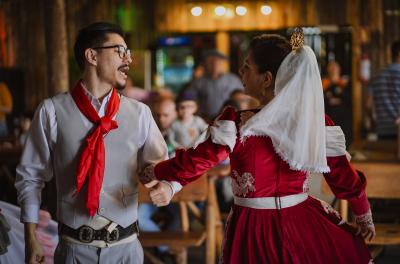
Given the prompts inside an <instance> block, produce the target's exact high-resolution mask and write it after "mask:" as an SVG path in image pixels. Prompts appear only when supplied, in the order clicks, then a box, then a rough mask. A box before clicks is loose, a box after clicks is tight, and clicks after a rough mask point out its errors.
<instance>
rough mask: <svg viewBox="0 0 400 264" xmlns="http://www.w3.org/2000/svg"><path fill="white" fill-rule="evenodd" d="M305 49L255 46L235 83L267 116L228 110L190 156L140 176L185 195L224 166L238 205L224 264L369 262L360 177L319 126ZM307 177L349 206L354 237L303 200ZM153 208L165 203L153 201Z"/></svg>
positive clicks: (332, 129)
mask: <svg viewBox="0 0 400 264" xmlns="http://www.w3.org/2000/svg"><path fill="white" fill-rule="evenodd" d="M303 43H304V36H303V35H302V32H301V31H297V32H296V33H295V34H294V35H293V36H292V39H291V43H290V44H291V45H292V47H291V45H290V44H289V43H288V42H287V41H286V40H285V39H284V38H282V37H280V36H276V35H261V36H258V37H255V38H254V39H253V40H252V42H251V44H250V50H249V53H248V56H247V58H246V60H245V62H244V65H243V67H242V68H241V76H242V80H243V83H244V85H245V89H246V92H247V93H248V94H249V95H251V96H254V97H255V98H257V99H259V100H260V101H261V102H262V103H263V104H264V105H265V106H264V107H263V108H262V109H261V110H259V111H258V110H254V111H250V110H249V111H241V112H235V111H234V110H232V109H231V108H228V109H226V110H225V111H224V112H223V114H222V115H221V116H220V117H219V118H217V121H215V122H214V124H213V125H212V126H210V127H209V129H208V132H207V134H205V135H203V136H202V137H201V138H200V140H199V142H198V143H199V144H198V145H197V146H196V147H195V148H192V149H189V150H186V151H184V150H182V151H177V153H176V157H175V158H174V159H170V160H167V161H164V162H161V163H159V164H157V165H156V166H155V167H148V168H147V169H146V170H145V172H144V177H143V179H142V181H143V182H148V183H149V182H150V181H151V180H152V179H157V180H170V181H179V182H180V183H181V184H183V185H184V184H186V183H188V182H191V181H193V180H195V179H196V178H197V177H199V176H200V175H202V174H203V173H204V172H205V171H207V169H209V168H211V167H213V166H215V165H216V164H218V163H219V162H221V161H222V160H224V159H226V158H227V157H228V156H229V157H230V161H231V167H232V189H233V193H234V195H235V198H234V203H235V204H234V205H233V207H232V210H231V214H230V217H229V220H228V222H227V229H226V236H225V242H224V249H223V256H222V262H223V263H324V264H326V263H369V262H370V261H371V257H370V254H369V252H368V249H367V247H366V245H365V243H364V241H363V237H362V236H361V235H363V236H364V238H366V239H371V238H372V237H373V236H374V233H375V231H374V225H373V223H372V215H371V212H370V208H369V203H368V200H367V198H366V195H365V185H366V182H365V177H364V176H363V175H362V174H361V173H359V172H356V171H355V170H354V168H353V167H352V166H351V165H350V163H349V162H348V160H347V158H346V150H345V140H344V136H343V132H342V131H341V130H340V128H339V127H337V126H334V125H333V122H332V121H331V120H330V119H329V118H328V117H327V118H325V117H324V105H323V94H322V85H321V79H320V75H319V70H318V65H317V61H316V58H315V55H314V53H313V52H312V50H311V49H310V48H309V47H307V46H303ZM292 49H293V50H292ZM200 142H201V143H200ZM313 172H322V173H324V176H325V178H326V180H327V182H328V184H329V185H330V187H331V189H332V190H333V192H334V193H335V194H336V196H337V197H338V198H340V199H347V200H348V201H349V203H350V205H351V207H352V209H353V211H354V213H355V215H356V222H357V224H358V229H357V228H353V227H352V226H350V225H348V224H347V223H346V222H345V221H343V220H342V219H341V217H340V216H339V214H338V213H337V212H336V211H335V210H333V209H332V208H331V207H330V206H329V205H328V204H326V203H324V202H322V201H319V200H317V199H315V198H312V197H310V196H308V194H307V189H308V187H307V182H308V177H309V175H310V174H311V173H313ZM148 185H151V184H148ZM153 202H155V203H156V204H159V205H161V204H162V203H163V201H161V200H160V199H159V198H158V197H157V196H154V197H153Z"/></svg>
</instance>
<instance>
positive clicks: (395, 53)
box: [392, 40, 400, 61]
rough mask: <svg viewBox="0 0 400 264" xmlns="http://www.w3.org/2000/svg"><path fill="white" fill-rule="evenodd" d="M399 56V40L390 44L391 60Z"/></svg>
mask: <svg viewBox="0 0 400 264" xmlns="http://www.w3.org/2000/svg"><path fill="white" fill-rule="evenodd" d="M399 56H400V40H399V41H396V42H394V43H393V44H392V61H396V60H397V58H398V57H399Z"/></svg>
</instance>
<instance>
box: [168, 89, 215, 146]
mask: <svg viewBox="0 0 400 264" xmlns="http://www.w3.org/2000/svg"><path fill="white" fill-rule="evenodd" d="M176 105H177V111H178V119H177V120H175V122H174V123H173V124H172V126H171V128H170V129H169V132H168V139H169V141H170V142H171V143H172V144H173V145H174V147H175V148H188V147H191V146H192V144H193V143H194V142H195V140H196V139H197V138H198V137H199V136H200V134H201V133H202V132H203V131H204V130H206V129H207V127H208V125H207V123H206V122H205V121H204V120H203V119H202V118H201V117H199V116H197V115H195V113H196V112H197V102H196V97H195V95H194V94H193V93H192V92H190V91H185V92H183V93H182V94H181V95H180V96H179V97H178V99H177V100H176ZM188 135H189V136H188Z"/></svg>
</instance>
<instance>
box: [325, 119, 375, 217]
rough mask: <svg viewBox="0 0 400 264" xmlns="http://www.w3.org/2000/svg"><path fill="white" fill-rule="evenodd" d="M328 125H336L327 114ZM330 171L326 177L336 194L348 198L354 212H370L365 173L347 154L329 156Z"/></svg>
mask: <svg viewBox="0 0 400 264" xmlns="http://www.w3.org/2000/svg"><path fill="white" fill-rule="evenodd" d="M325 124H326V126H334V125H335V123H334V122H333V121H332V120H331V119H330V118H329V116H325ZM327 161H328V166H329V168H330V169H331V171H330V172H329V173H324V177H325V180H326V182H327V183H328V185H329V187H330V188H331V189H332V191H333V193H334V194H335V196H336V197H337V198H339V199H345V200H348V202H349V204H350V207H351V209H352V210H353V212H354V214H356V215H362V214H365V213H367V212H368V210H369V208H370V205H369V202H368V199H367V195H366V193H365V188H366V186H367V181H366V178H365V176H364V174H363V173H362V172H360V171H357V170H356V169H354V167H353V165H352V164H351V163H350V161H349V160H348V159H347V157H346V155H342V156H337V157H328V158H327Z"/></svg>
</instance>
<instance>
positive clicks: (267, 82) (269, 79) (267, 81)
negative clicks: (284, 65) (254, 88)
mask: <svg viewBox="0 0 400 264" xmlns="http://www.w3.org/2000/svg"><path fill="white" fill-rule="evenodd" d="M273 83H274V77H273V76H272V73H271V72H270V71H267V72H265V73H264V78H263V80H262V87H263V88H264V89H267V88H269V87H270V86H271V85H272V84H273Z"/></svg>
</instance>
